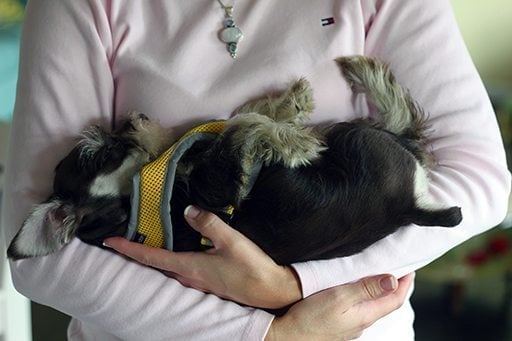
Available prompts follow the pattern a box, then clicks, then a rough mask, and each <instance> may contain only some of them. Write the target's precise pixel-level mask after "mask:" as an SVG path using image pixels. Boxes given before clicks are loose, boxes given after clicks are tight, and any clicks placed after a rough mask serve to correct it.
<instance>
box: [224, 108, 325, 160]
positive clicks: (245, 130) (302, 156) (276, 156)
mask: <svg viewBox="0 0 512 341" xmlns="http://www.w3.org/2000/svg"><path fill="white" fill-rule="evenodd" d="M227 130H229V131H230V133H229V134H226V136H229V138H230V140H231V141H230V142H231V145H232V147H233V148H234V149H237V150H239V151H240V161H241V162H242V164H246V163H247V164H252V162H253V161H254V160H258V161H260V162H263V163H264V164H267V165H268V164H273V163H281V164H283V165H284V166H286V167H289V168H294V167H298V166H305V165H308V164H310V163H311V161H313V160H315V159H317V158H318V157H319V155H320V152H321V151H322V150H324V149H325V147H324V146H323V143H322V141H321V139H320V136H318V135H317V134H316V133H315V132H314V130H313V129H312V128H310V127H304V126H301V125H298V124H295V123H290V122H276V121H274V120H272V119H271V118H269V117H267V116H262V115H259V114H257V113H251V114H240V115H237V116H235V117H234V118H233V119H231V120H229V122H228V123H227Z"/></svg>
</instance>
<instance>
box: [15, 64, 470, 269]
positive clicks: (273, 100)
mask: <svg viewBox="0 0 512 341" xmlns="http://www.w3.org/2000/svg"><path fill="white" fill-rule="evenodd" d="M336 62H337V63H338V65H339V66H340V68H341V70H342V73H343V75H344V76H345V78H346V79H347V81H348V82H349V83H350V84H351V85H352V88H353V89H354V91H364V92H365V93H366V95H367V97H368V100H369V101H371V102H372V103H373V105H374V107H375V108H376V110H377V111H378V113H379V114H380V116H379V120H377V121H375V122H373V121H371V120H370V119H358V120H354V121H351V122H341V123H337V124H334V125H331V126H328V127H320V128H317V129H312V128H310V127H306V126H305V125H304V122H305V121H306V119H307V118H308V117H309V114H310V113H311V112H312V111H313V99H312V91H311V89H310V87H309V84H308V83H307V81H306V80H304V79H302V80H299V81H297V82H295V83H294V84H292V86H291V87H290V88H289V89H288V90H287V91H285V92H284V93H283V94H281V95H280V96H277V97H270V98H268V99H265V100H260V101H256V102H253V103H250V104H248V105H246V106H244V107H242V108H241V109H240V110H239V113H238V114H237V115H236V116H234V117H233V118H232V119H230V120H228V121H226V122H225V129H224V131H223V132H222V133H221V134H219V135H218V136H216V137H215V138H214V139H213V140H209V141H198V142H196V143H194V144H193V145H192V146H191V147H190V148H189V149H188V150H187V151H186V152H185V153H184V154H183V156H182V157H181V159H180V160H179V164H178V167H177V170H176V176H175V178H176V180H175V183H174V186H173V193H172V197H171V199H170V207H171V208H172V212H178V214H171V217H170V218H171V220H172V222H173V225H174V226H175V228H174V230H173V236H172V238H173V247H172V249H173V250H175V251H181V250H200V249H201V243H200V240H201V236H199V235H198V234H197V232H195V231H194V230H193V229H191V228H190V227H189V226H188V225H186V222H185V221H184V219H183V216H182V212H183V210H184V208H185V207H186V206H187V205H190V204H194V205H198V206H200V207H203V208H205V209H208V210H211V211H213V212H216V213H218V214H222V213H223V212H225V211H226V208H227V207H231V208H233V209H234V214H233V215H231V216H230V217H229V223H230V225H231V226H233V227H234V228H236V229H237V230H239V231H240V232H242V233H243V234H245V235H246V236H247V237H249V238H250V239H251V240H253V241H254V242H255V243H256V244H257V245H259V246H260V247H261V248H262V249H263V250H264V251H265V252H266V253H267V254H269V255H270V256H271V257H272V258H273V259H274V260H275V261H276V262H277V263H278V264H289V263H292V262H298V261H307V260H313V259H325V258H332V257H340V256H348V255H352V254H355V253H358V252H360V251H362V250H363V249H365V248H366V247H368V246H369V245H371V244H373V243H375V242H376V241H378V240H380V239H382V238H384V237H386V236H387V235H389V234H391V233H394V232H395V231H396V230H397V229H398V228H400V227H401V226H405V225H409V224H417V225H425V226H445V227H451V226H456V225H458V224H459V223H460V221H461V219H462V214H461V210H460V208H458V207H447V208H443V207H438V205H436V204H435V203H434V202H432V200H431V199H430V198H429V195H428V188H427V187H428V171H429V167H431V166H432V164H433V163H432V160H431V155H430V154H429V153H428V150H427V148H426V145H425V142H424V139H425V134H424V128H425V127H424V126H425V123H424V121H425V115H424V114H423V112H422V110H421V108H419V106H418V105H417V104H416V103H415V102H414V100H413V99H412V98H411V97H410V95H409V94H408V92H407V91H406V90H404V89H403V88H402V87H401V86H400V85H399V84H398V83H397V82H396V80H395V79H394V77H393V76H392V74H391V72H390V70H389V69H388V68H387V67H386V66H385V65H384V64H382V63H380V62H378V61H376V60H372V59H368V58H365V57H350V58H340V59H338V60H337V61H336ZM153 129H154V130H156V131H157V132H156V133H154V132H153ZM162 131H163V129H161V128H159V127H157V126H156V125H155V124H154V123H153V122H150V121H149V120H148V119H147V117H145V116H140V115H132V116H131V117H130V120H129V121H128V123H127V124H126V125H125V126H124V127H122V128H121V129H119V130H118V131H114V132H112V133H106V132H104V131H101V129H99V128H97V127H96V128H93V129H92V130H90V131H89V132H87V133H86V136H85V138H84V139H83V140H82V142H81V143H79V144H78V145H77V146H76V147H75V149H73V151H71V153H70V154H69V155H68V156H67V157H66V158H65V159H64V160H63V161H61V163H60V164H59V165H58V166H57V168H56V175H55V180H54V193H53V194H52V195H51V196H50V198H49V199H48V200H47V201H46V202H45V203H43V204H40V205H38V206H36V207H35V208H34V210H33V211H32V213H31V214H30V216H29V217H28V219H27V220H26V221H25V223H24V224H23V226H22V228H21V230H20V232H19V233H18V234H17V235H16V237H15V239H14V240H13V242H12V243H11V245H10V247H9V249H8V255H9V257H11V258H15V259H18V258H23V257H31V256H40V255H45V254H48V253H51V252H54V251H57V250H59V249H60V248H62V247H63V246H64V245H65V244H66V243H68V242H69V241H70V239H71V238H72V237H73V236H75V235H76V236H78V237H79V238H80V239H82V240H83V241H85V242H87V243H90V244H93V245H98V246H101V242H102V241H103V239H104V238H106V237H109V236H115V235H118V236H125V235H126V230H127V225H128V220H129V218H128V217H129V215H130V209H131V208H130V204H129V198H128V197H129V192H130V178H131V177H132V175H133V174H134V173H135V171H136V168H138V167H140V166H142V164H144V163H145V162H147V161H149V160H150V159H153V158H154V157H155V155H156V154H158V153H160V152H161V151H162V150H163V149H165V147H166V146H168V139H166V136H167V135H165V133H162ZM153 135H156V136H160V138H157V139H156V140H154V139H152V138H151V136H153Z"/></svg>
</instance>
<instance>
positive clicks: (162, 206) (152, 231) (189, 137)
mask: <svg viewBox="0 0 512 341" xmlns="http://www.w3.org/2000/svg"><path fill="white" fill-rule="evenodd" d="M224 125H225V124H224V121H213V122H208V123H205V124H202V125H200V126H197V127H195V128H193V129H192V130H190V131H188V132H187V133H185V134H184V135H183V136H182V137H181V138H180V139H179V140H178V141H177V142H176V143H175V144H173V145H172V146H171V147H170V148H169V149H168V150H167V151H166V152H164V153H163V154H162V155H160V157H158V158H157V159H156V160H155V161H153V162H151V163H149V164H147V165H145V166H144V167H143V168H142V170H141V171H140V172H139V173H137V174H136V175H135V176H134V178H133V191H132V199H131V207H132V210H131V216H130V222H129V225H128V231H127V234H126V236H125V237H126V238H127V239H128V240H131V241H135V242H138V243H141V244H144V245H148V246H152V247H158V248H166V249H168V250H173V226H172V222H171V214H172V211H171V210H172V208H171V205H170V202H171V196H172V189H173V185H174V180H175V175H176V167H177V165H178V162H179V160H180V159H181V157H182V156H183V155H184V154H185V152H186V151H187V150H188V149H189V148H190V147H191V146H192V145H193V144H194V143H195V142H197V141H200V140H213V139H214V138H216V137H217V136H218V135H219V134H220V133H221V132H222V131H223V130H224ZM137 208H138V209H137ZM226 213H227V214H232V210H230V209H228V210H227V212H226ZM201 243H202V244H203V245H205V246H211V245H209V244H211V243H210V242H209V241H208V240H207V239H206V238H203V240H202V241H201Z"/></svg>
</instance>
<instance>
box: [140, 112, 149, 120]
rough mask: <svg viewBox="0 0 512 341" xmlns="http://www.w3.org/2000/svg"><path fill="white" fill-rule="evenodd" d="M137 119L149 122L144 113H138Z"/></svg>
mask: <svg viewBox="0 0 512 341" xmlns="http://www.w3.org/2000/svg"><path fill="white" fill-rule="evenodd" d="M139 118H140V119H141V120H143V121H149V117H147V116H146V114H144V113H139Z"/></svg>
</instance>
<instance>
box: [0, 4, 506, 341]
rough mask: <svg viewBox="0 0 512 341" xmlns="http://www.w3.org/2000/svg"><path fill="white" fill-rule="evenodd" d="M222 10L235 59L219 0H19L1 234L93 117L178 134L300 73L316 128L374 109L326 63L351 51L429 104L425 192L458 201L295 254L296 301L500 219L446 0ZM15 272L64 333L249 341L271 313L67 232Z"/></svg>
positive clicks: (389, 321)
mask: <svg viewBox="0 0 512 341" xmlns="http://www.w3.org/2000/svg"><path fill="white" fill-rule="evenodd" d="M225 2H226V3H232V1H230V0H225ZM234 15H235V20H236V22H237V24H238V26H239V27H240V28H241V29H242V30H243V32H244V33H245V38H244V40H243V41H242V42H241V43H240V44H239V52H238V58H237V59H232V58H231V57H230V56H229V53H228V52H227V50H226V45H225V44H224V43H222V42H221V41H220V40H219V38H218V32H219V30H220V29H221V28H222V27H223V19H224V11H223V10H222V9H221V7H220V5H219V3H218V2H217V1H216V0H193V1H192V0H190V1H177V0H167V1H163V0H162V1H161V0H152V1H141V0H80V1H76V0H60V1H58V0H36V1H30V2H29V5H28V8H27V13H26V19H25V25H24V29H23V39H22V45H21V65H20V74H19V82H18V89H17V99H16V108H15V115H14V119H13V122H12V133H11V140H10V156H9V161H8V165H7V166H8V167H7V174H6V178H5V179H6V180H5V192H4V199H5V200H3V204H4V206H3V214H2V226H3V229H4V234H5V237H6V240H7V241H10V240H11V239H12V238H13V237H14V235H15V234H16V232H17V230H18V229H19V227H20V226H21V223H22V222H23V220H24V219H25V217H26V216H27V212H28V211H29V209H30V207H31V205H33V204H34V203H37V202H41V201H43V200H44V199H46V197H47V196H48V194H49V193H50V192H51V184H52V179H53V170H54V167H55V165H56V164H57V162H58V161H59V160H60V159H61V158H62V157H63V156H64V155H66V154H67V152H68V151H69V150H70V149H71V148H72V147H73V145H74V143H75V142H76V138H77V136H78V135H79V133H80V132H81V130H82V129H84V128H85V127H87V126H89V125H90V124H99V125H102V126H105V127H113V126H115V125H116V123H117V122H118V121H119V120H121V119H122V118H123V117H124V115H125V114H126V113H127V112H128V111H130V110H138V111H141V112H144V113H146V114H147V115H148V116H150V117H151V118H153V119H158V120H160V122H161V123H162V124H163V125H165V126H168V127H175V128H176V130H177V131H178V132H183V131H186V130H187V129H188V128H190V127H192V126H193V125H195V124H197V123H199V122H202V121H204V120H209V119H213V118H228V117H229V116H230V113H232V112H233V110H234V109H235V108H236V107H237V106H239V105H241V104H243V103H245V102H246V101H248V100H251V99H254V98H258V97H261V96H264V95H265V94H267V93H269V92H273V91H277V90H281V89H284V88H285V87H286V85H287V84H288V83H289V82H290V81H292V80H295V79H297V78H299V77H306V78H307V79H308V80H309V81H310V82H311V83H312V86H313V87H314V95H315V100H316V109H315V112H314V114H313V115H312V117H311V124H315V123H321V122H329V121H331V122H332V121H343V120H350V119H354V118H357V117H364V116H367V115H372V114H373V113H372V112H371V110H370V109H369V106H368V105H367V102H366V100H365V98H364V96H360V95H359V96H356V95H354V94H353V93H352V92H351V91H350V90H349V88H348V86H347V84H346V82H345V81H344V79H343V78H342V76H341V74H340V72H339V70H338V69H337V67H336V65H335V63H334V62H333V60H334V59H335V58H336V57H339V56H344V55H357V54H364V55H368V56H372V57H377V58H380V59H381V60H383V61H385V62H387V63H389V64H390V66H391V68H392V70H393V72H394V73H395V75H396V77H397V78H398V80H399V82H400V83H401V84H403V85H404V86H405V87H407V88H408V89H410V92H411V94H412V96H413V97H414V98H415V99H417V101H418V102H419V103H420V104H421V105H422V106H423V107H424V108H425V109H426V111H427V112H428V113H429V115H430V119H429V124H430V138H429V143H430V147H431V148H432V150H433V152H434V154H435V157H436V160H437V166H436V167H435V169H434V170H433V171H432V172H431V178H432V182H431V185H430V192H431V194H432V196H433V197H434V198H435V199H436V200H437V201H439V203H440V204H445V205H458V206H461V207H462V209H463V214H464V220H463V222H462V224H460V226H458V227H456V228H452V229H445V228H437V227H412V226H406V227H404V228H402V229H400V230H399V232H397V233H395V234H393V235H391V236H389V237H388V238H386V239H384V240H382V241H380V242H378V243H377V244H375V245H374V246H372V247H370V248H369V249H367V250H366V251H364V252H362V253H360V254H357V255H355V256H353V257H346V258H338V259H332V260H327V261H312V262H307V263H302V264H295V265H294V267H295V269H296V270H297V273H298V275H299V277H300V281H301V284H302V289H303V294H304V296H308V295H311V294H312V293H315V292H317V291H319V290H322V289H324V288H327V287H330V286H333V285H336V284H341V283H346V282H350V281H354V280H357V279H359V278H361V277H364V276H368V275H372V274H378V273H387V272H390V273H393V274H395V275H397V276H402V275H404V274H406V273H409V272H412V271H414V270H416V269H418V268H420V267H422V266H424V265H426V264H427V263H429V262H431V261H432V260H434V259H435V258H437V257H439V256H441V255H442V254H443V253H444V252H446V251H447V250H449V249H451V248H453V247H454V246H456V245H457V244H459V243H461V242H463V241H465V240H466V239H468V238H470V237H472V236H473V235H475V234H478V233H481V232H483V231H485V230H486V229H489V228H491V227H493V226H495V225H496V224H498V223H499V222H500V221H501V220H502V219H503V217H504V215H505V213H506V209H507V198H508V194H509V188H510V186H509V185H510V178H509V173H508V171H507V167H506V163H505V156H504V150H503V146H502V142H501V138H500V135H499V131H498V126H497V124H496V120H495V117H494V113H493V110H492V108H491V105H490V103H489V99H488V97H487V95H486V92H485V89H484V87H483V85H482V82H481V80H480V78H479V76H478V73H477V71H476V70H475V67H474V65H473V63H472V61H471V59H470V56H469V55H468V52H467V51H466V48H465V46H464V43H463V41H462V38H461V36H460V33H459V31H458V29H457V26H456V22H455V19H454V16H453V14H452V10H451V8H450V4H449V1H448V0H430V1H420V0H409V1H399V0H360V1H356V0H323V1H310V0H279V1H272V0H237V1H236V3H235V14H234ZM340 228H342V227H340ZM11 270H12V275H13V280H14V283H15V286H16V288H17V289H18V290H19V291H20V292H21V293H23V294H24V295H26V296H27V297H29V298H31V299H32V300H34V301H37V302H40V303H42V304H46V305H49V306H52V307H54V308H56V309H58V310H61V311H63V312H65V313H67V314H69V315H71V316H73V321H72V323H71V325H70V328H69V330H68V334H69V338H70V340H102V341H108V340H261V339H262V338H264V336H265V334H266V332H267V330H268V327H269V325H270V323H271V322H272V319H273V316H272V315H270V314H269V313H266V312H264V311H262V310H258V309H252V308H248V307H242V306H240V305H238V304H236V303H233V302H229V301H225V300H222V299H220V298H218V297H216V296H214V295H208V294H204V293H202V292H199V291H196V290H194V289H188V288H185V287H183V286H181V285H180V284H179V283H178V282H176V281H175V280H173V279H170V278H167V277H165V276H164V275H163V274H161V273H159V272H158V271H155V270H153V269H150V268H147V267H144V266H141V265H138V264H136V263H134V262H131V261H128V260H127V259H125V258H123V257H121V256H118V255H115V254H113V253H111V252H107V251H104V250H101V249H100V248H97V247H93V246H89V245H86V244H84V243H82V242H80V241H79V240H74V241H73V242H71V243H70V244H69V245H68V246H66V247H65V248H64V249H63V250H62V251H61V252H58V253H56V254H53V255H49V256H46V257H40V258H35V259H27V260H22V261H17V262H11ZM413 318H414V315H413V312H412V309H411V306H410V305H409V304H408V303H406V304H404V306H403V307H402V308H400V309H399V310H397V311H396V312H394V313H392V314H390V315H388V316H387V317H385V318H383V319H381V320H379V321H378V322H377V323H375V324H374V325H373V326H372V327H370V328H369V329H367V330H366V332H365V333H364V334H363V336H362V337H361V339H362V340H373V341H375V340H400V341H403V340H412V339H413V338H414V333H413V330H412V322H413Z"/></svg>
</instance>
